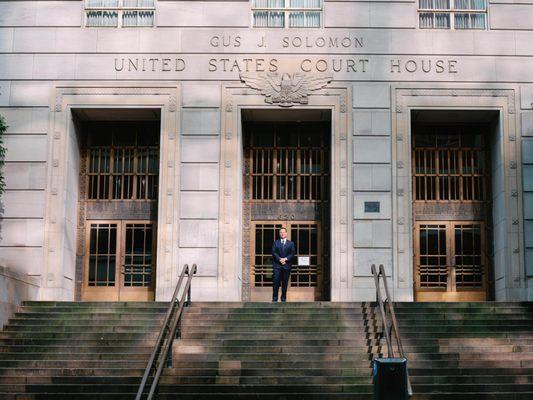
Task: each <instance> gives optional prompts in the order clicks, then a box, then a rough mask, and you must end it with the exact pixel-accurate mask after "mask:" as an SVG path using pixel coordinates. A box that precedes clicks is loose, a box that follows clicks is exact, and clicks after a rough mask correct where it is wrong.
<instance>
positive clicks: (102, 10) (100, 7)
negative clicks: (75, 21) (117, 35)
mask: <svg viewBox="0 0 533 400" xmlns="http://www.w3.org/2000/svg"><path fill="white" fill-rule="evenodd" d="M154 13H155V0H85V26H89V27H95V26H98V27H101V26H105V27H139V26H148V27H151V26H154Z"/></svg>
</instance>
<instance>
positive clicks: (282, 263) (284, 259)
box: [279, 257, 287, 265]
mask: <svg viewBox="0 0 533 400" xmlns="http://www.w3.org/2000/svg"><path fill="white" fill-rule="evenodd" d="M279 262H280V264H281V265H285V263H286V262H287V259H286V258H285V257H282V258H280V259H279Z"/></svg>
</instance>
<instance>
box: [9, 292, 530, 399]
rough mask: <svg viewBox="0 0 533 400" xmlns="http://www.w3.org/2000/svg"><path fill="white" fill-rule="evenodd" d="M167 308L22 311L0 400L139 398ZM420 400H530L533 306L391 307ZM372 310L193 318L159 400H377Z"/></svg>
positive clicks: (258, 309) (228, 311) (239, 312)
mask: <svg viewBox="0 0 533 400" xmlns="http://www.w3.org/2000/svg"><path fill="white" fill-rule="evenodd" d="M165 311H166V304H165V303H49V302H39V303H36V302H29V303H25V304H24V306H23V307H22V309H21V310H20V312H19V313H17V314H16V315H15V317H14V318H13V319H11V321H10V323H9V324H8V325H7V326H6V328H5V330H4V332H3V333H1V334H0V335H1V336H0V399H4V398H5V399H6V400H11V399H18V400H22V399H24V400H26V399H55V400H57V399H89V398H91V399H133V398H134V397H135V392H136V390H137V387H138V384H139V382H140V377H141V375H142V372H143V370H144V367H145V365H146V362H147V359H148V357H149V354H150V352H151V349H152V347H151V346H152V345H153V343H154V341H155V338H156V337H157V333H158V330H159V327H160V324H161V322H162V320H163V318H164V312H165ZM396 313H397V317H398V321H399V325H400V331H401V333H402V336H403V344H404V348H405V350H406V353H407V357H408V359H409V371H410V374H411V382H412V385H413V390H414V392H415V396H414V400H426V399H428V400H429V399H431V400H444V399H450V400H459V399H466V398H468V399H474V400H475V399H497V400H511V399H512V400H525V399H529V400H530V399H533V303H447V304H444V303H396ZM379 326H380V321H379V319H378V316H377V315H376V314H375V311H374V307H373V304H370V303H326V302H324V303H284V304H281V303H277V304H272V303H202V302H195V303H193V305H192V306H191V307H189V308H187V309H186V313H185V315H184V319H183V324H182V328H181V332H180V333H181V338H180V339H179V340H176V341H175V342H174V346H173V360H172V366H171V367H170V368H168V369H166V370H165V372H164V374H163V376H162V378H161V382H160V385H159V390H158V396H157V398H158V399H171V398H172V399H174V398H179V399H204V398H205V399H261V400H267V399H277V400H281V399H286V400H289V399H293V400H295V399H348V398H349V399H354V400H358V399H368V400H370V399H372V378H371V360H372V358H373V357H375V356H377V355H378V354H379V353H382V352H384V353H385V355H386V344H385V342H384V340H383V339H380V335H379V334H378V332H379V330H380V329H379Z"/></svg>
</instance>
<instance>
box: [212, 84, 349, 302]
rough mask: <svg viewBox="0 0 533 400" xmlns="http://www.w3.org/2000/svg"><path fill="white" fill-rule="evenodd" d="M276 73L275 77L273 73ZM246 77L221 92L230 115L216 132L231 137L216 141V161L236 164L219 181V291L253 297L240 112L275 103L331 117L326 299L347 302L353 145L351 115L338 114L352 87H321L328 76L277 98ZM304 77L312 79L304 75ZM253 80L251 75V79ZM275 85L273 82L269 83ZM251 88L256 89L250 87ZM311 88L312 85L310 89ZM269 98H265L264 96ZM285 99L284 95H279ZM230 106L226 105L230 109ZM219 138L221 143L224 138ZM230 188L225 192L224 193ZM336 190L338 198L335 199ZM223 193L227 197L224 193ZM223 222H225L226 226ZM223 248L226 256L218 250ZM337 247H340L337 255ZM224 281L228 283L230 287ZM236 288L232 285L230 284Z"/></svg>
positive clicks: (224, 170) (272, 106)
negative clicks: (328, 292)
mask: <svg viewBox="0 0 533 400" xmlns="http://www.w3.org/2000/svg"><path fill="white" fill-rule="evenodd" d="M274 75H276V74H274ZM283 75H286V76H285V79H286V80H287V79H289V78H290V80H291V81H290V82H293V79H294V75H298V74H294V75H289V74H283ZM283 75H277V79H279V82H278V83H277V84H279V85H280V88H281V79H282V78H283ZM250 76H251V75H248V74H243V75H241V79H242V81H243V82H244V84H245V85H246V87H245V86H244V85H243V84H242V83H240V82H239V83H236V82H234V83H228V84H226V85H224V86H223V88H222V104H221V108H222V109H223V110H226V111H227V110H228V109H230V107H231V109H232V111H233V112H232V113H229V112H224V113H222V121H221V129H222V130H223V131H224V132H225V133H226V135H228V134H229V135H230V136H229V137H226V139H225V140H221V141H220V163H221V165H226V161H231V160H235V158H237V159H239V158H240V161H241V162H240V163H237V162H231V164H230V167H229V168H221V169H220V183H219V189H220V190H219V215H220V216H221V220H220V221H219V231H218V235H219V239H218V249H219V250H218V251H219V261H218V263H219V265H218V267H219V270H218V287H224V290H226V291H229V290H232V289H234V290H235V292H236V294H237V295H238V298H239V299H240V300H242V301H248V300H250V299H251V297H252V292H251V285H253V283H252V281H251V270H250V265H251V260H250V258H251V254H250V246H251V240H250V238H251V234H252V232H251V224H250V221H249V216H250V215H251V206H250V202H249V199H250V198H251V197H252V194H251V193H250V188H249V186H248V185H245V184H244V179H245V174H244V175H243V173H245V172H246V171H249V169H250V164H249V161H248V160H247V158H246V157H242V151H243V138H242V131H241V126H242V121H241V110H242V109H261V110H266V109H270V110H275V109H277V107H276V106H275V105H279V106H281V107H291V106H295V108H301V109H306V108H309V109H311V108H312V109H315V110H316V109H323V110H331V117H332V132H331V138H332V148H331V152H332V159H333V160H335V161H332V164H331V174H332V175H331V176H332V178H331V179H332V189H331V192H332V193H339V195H338V196H334V198H333V199H332V203H333V204H332V209H331V216H332V218H331V228H330V232H331V235H332V237H333V236H334V237H335V238H334V240H332V243H334V245H332V249H331V254H332V259H331V264H330V265H331V282H332V284H331V288H332V292H331V296H332V300H334V301H350V300H352V298H353V297H352V296H353V295H354V292H353V288H352V285H353V279H352V276H353V255H352V254H351V253H350V252H348V251H347V250H346V249H347V248H349V246H350V244H351V243H353V238H352V234H353V232H352V230H351V229H347V225H348V222H349V221H350V219H351V218H352V214H351V210H352V209H353V206H352V202H353V196H350V195H349V193H350V192H351V190H352V186H351V182H350V176H349V172H348V171H347V167H348V162H347V160H349V159H350V149H351V146H352V143H351V135H347V134H346V132H349V130H350V127H351V126H352V125H351V113H350V112H343V111H342V110H350V109H351V107H352V103H351V101H352V87H351V85H348V86H343V85H339V84H331V85H330V86H328V87H325V86H326V85H327V84H328V83H329V82H330V80H331V78H330V77H327V78H326V79H325V80H323V81H322V82H321V83H320V85H318V84H317V85H316V88H315V89H309V83H306V84H305V85H307V89H306V90H307V92H305V96H303V97H302V96H301V95H300V94H299V93H300V92H298V91H295V92H293V90H294V89H293V84H292V83H291V85H290V87H289V88H288V89H290V91H288V92H287V93H288V94H287V95H282V94H281V89H280V90H279V91H276V90H274V89H273V88H272V87H270V88H267V89H264V88H263V86H260V85H266V84H268V85H270V83H268V82H265V81H261V79H259V81H258V80H254V81H253V82H251V81H250V80H246V79H248V78H249V77H250ZM308 76H313V75H311V74H308ZM252 77H253V78H254V79H257V76H256V75H253V76H252ZM274 84H276V83H274ZM254 85H255V87H254ZM313 87H315V86H313ZM319 88H323V90H320V91H317V92H315V93H314V95H313V96H309V93H310V92H312V91H313V90H318V89H319ZM263 91H266V93H263ZM269 94H270V95H269ZM283 96H285V97H283ZM230 105H231V106H230ZM223 138H224V136H222V138H221V139H223ZM227 190H229V191H228V192H226V191H227ZM341 192H342V193H343V195H340V194H341ZM226 193H227V195H226ZM225 221H228V223H226V222H225ZM224 248H228V252H227V253H226V252H224V251H223V250H222V249H224ZM341 249H344V250H343V251H341ZM227 282H230V283H229V284H228V283H227ZM233 282H235V284H236V285H238V286H235V287H234V286H233V285H234V283H233Z"/></svg>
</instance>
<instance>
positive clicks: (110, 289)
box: [82, 219, 157, 301]
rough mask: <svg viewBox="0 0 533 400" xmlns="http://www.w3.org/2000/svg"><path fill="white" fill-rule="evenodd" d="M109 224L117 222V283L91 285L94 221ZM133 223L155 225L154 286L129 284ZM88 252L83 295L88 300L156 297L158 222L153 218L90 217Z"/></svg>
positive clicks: (87, 222) (86, 242) (84, 263)
mask: <svg viewBox="0 0 533 400" xmlns="http://www.w3.org/2000/svg"><path fill="white" fill-rule="evenodd" d="M93 224H109V225H115V226H116V240H115V280H114V282H115V285H114V286H89V258H90V240H91V225H93ZM129 224H151V225H152V248H151V251H152V273H151V280H150V286H142V287H139V286H131V287H129V286H125V279H124V276H125V256H126V226H127V225H129ZM85 232H86V235H85V238H86V240H85V255H84V258H83V284H82V298H83V300H86V301H91V300H93V301H94V300H98V301H131V300H136V301H148V300H154V299H155V266H156V247H157V246H156V238H157V223H156V221H152V220H116V219H115V220H86V221H85Z"/></svg>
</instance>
